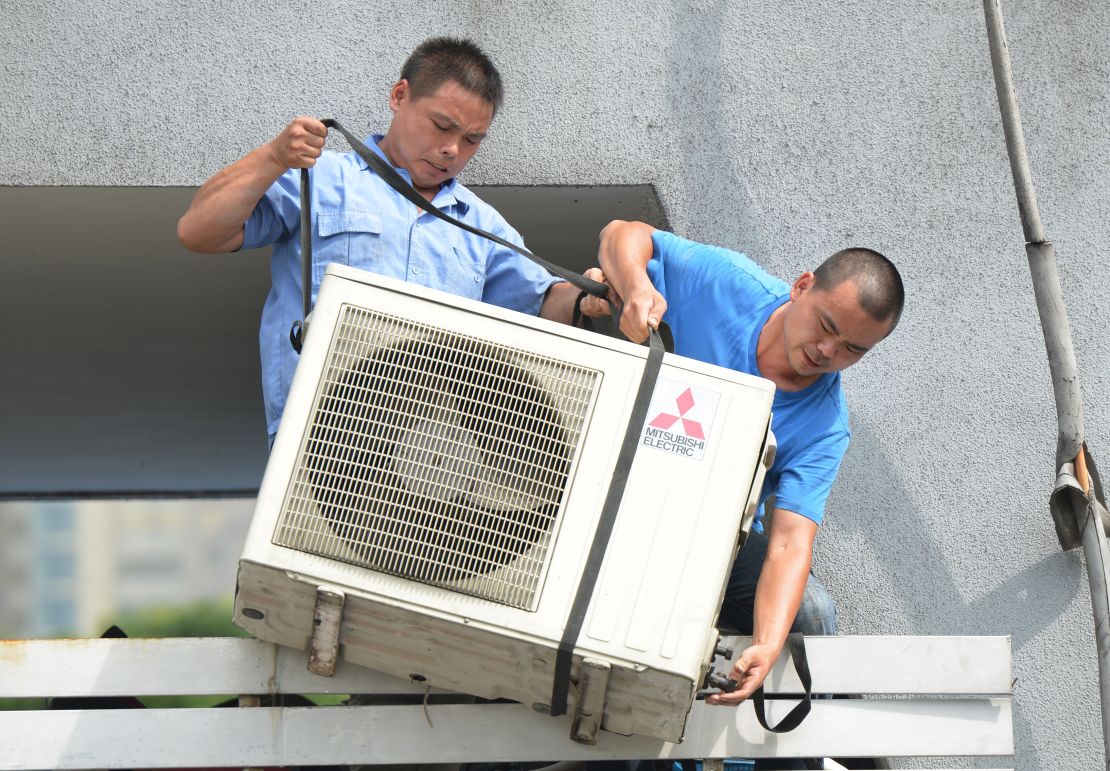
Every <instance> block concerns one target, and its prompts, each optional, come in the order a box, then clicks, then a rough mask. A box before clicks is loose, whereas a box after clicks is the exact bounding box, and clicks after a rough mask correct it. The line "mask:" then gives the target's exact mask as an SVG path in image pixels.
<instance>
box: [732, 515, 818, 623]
mask: <svg viewBox="0 0 1110 771" xmlns="http://www.w3.org/2000/svg"><path fill="white" fill-rule="evenodd" d="M766 556H767V536H766V535H765V534H763V533H754V532H753V533H749V534H748V540H747V541H746V542H745V543H744V548H742V549H741V550H740V554H739V556H737V558H736V562H734V563H733V565H732V573H731V574H730V575H729V578H728V585H727V586H726V588H725V599H724V602H723V603H722V605H721V615H720V618H719V619H718V625H719V626H720V627H721V630H722V631H728V632H734V633H736V634H744V635H750V634H751V633H752V626H753V623H754V618H753V614H754V613H755V586H756V583H757V582H758V581H759V574H760V572H761V571H762V570H763V560H764V558H765V557H766ZM790 631H791V632H801V633H802V634H807V635H832V634H836V604H835V603H834V602H833V599H832V597H830V596H829V593H828V591H827V590H826V589H825V587H824V586H822V585H821V582H820V581H818V580H817V579H816V578H814V577H813V574H812V573H811V574H810V576H809V580H808V581H806V588H805V593H804V594H803V595H802V605H801V607H800V608H798V615H797V616H795V618H794V625H793V626H791V627H790Z"/></svg>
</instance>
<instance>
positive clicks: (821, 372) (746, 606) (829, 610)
mask: <svg viewBox="0 0 1110 771" xmlns="http://www.w3.org/2000/svg"><path fill="white" fill-rule="evenodd" d="M598 258H599V261H600V263H601V269H602V271H603V272H604V273H605V277H606V280H607V281H608V283H609V284H610V285H611V287H612V289H613V292H611V293H610V294H611V296H612V294H613V293H615V294H617V295H618V297H616V298H613V299H615V300H616V301H618V302H622V303H623V315H622V316H621V331H622V332H624V334H625V335H627V336H628V337H629V338H630V339H632V340H643V339H644V338H646V337H647V334H648V327H649V326H652V327H654V326H657V325H658V323H659V320H660V319H662V318H664V313H665V314H666V320H667V322H668V324H669V325H670V328H671V331H672V332H673V333H674V340H675V353H678V354H681V355H683V356H689V357H691V358H694V359H700V360H702V361H706V362H709V363H711V364H717V365H720V366H724V367H729V368H731V369H734V370H738V371H741V372H747V373H749V374H752V375H758V376H760V377H764V378H767V379H768V380H771V381H773V382H774V383H775V386H776V392H775V399H774V404H773V407H772V412H773V417H772V429H773V430H774V433H775V439H776V441H777V442H778V452H777V454H776V457H775V462H774V465H773V466H772V467H771V469H770V471H769V472H768V474H767V478H766V481H765V482H764V485H763V491H762V494H761V503H763V502H766V501H767V500H768V498H769V497H770V496H771V495H774V496H775V502H774V513H773V516H772V517H771V522H770V527H769V532H768V533H766V534H765V533H764V527H763V522H762V517H761V518H760V519H757V521H756V523H755V525H754V526H753V528H752V533H751V534H750V536H749V538H748V541H747V542H746V543H745V545H744V548H743V549H742V550H741V552H740V555H739V556H738V558H737V560H736V563H735V565H734V566H733V571H732V575H731V577H730V579H729V584H728V587H727V589H726V592H725V601H724V604H723V606H722V610H721V623H722V626H727V627H731V628H734V629H736V630H737V631H740V632H741V633H744V634H751V635H752V645H751V647H749V648H748V649H747V650H745V651H744V652H743V653H742V654H741V656H740V658H739V659H738V660H737V662H736V666H735V669H734V670H733V672H732V675H731V676H732V678H733V679H734V680H736V681H737V682H738V683H739V687H738V688H737V689H736V691H734V692H733V693H723V694H720V695H717V696H712V697H710V701H712V702H713V703H719V704H738V703H740V702H741V701H743V700H744V699H746V698H747V697H748V696H750V695H751V694H752V693H753V692H754V691H755V689H756V688H758V687H759V686H760V685H761V684H762V682H763V680H764V678H765V677H766V676H767V673H768V672H769V671H770V668H771V665H772V664H773V663H774V661H775V659H776V658H777V657H778V655H779V652H780V651H781V649H782V646H783V644H784V642H785V640H786V636H787V633H788V632H789V631H791V629H792V628H793V630H794V631H801V632H804V633H807V634H833V633H835V609H834V608H833V606H832V602H831V599H829V598H828V595H827V593H826V592H825V591H824V589H823V588H822V587H821V586H820V584H819V583H817V581H816V579H814V578H813V577H812V576H811V575H810V574H809V568H810V561H811V559H812V553H813V539H814V536H815V535H816V534H817V525H818V524H819V523H820V522H821V520H822V518H823V516H824V510H825V500H826V498H827V497H828V494H829V490H830V488H831V487H832V483H833V480H834V479H835V478H836V474H837V471H838V469H839V468H840V460H841V458H842V457H843V456H844V451H845V449H847V446H848V437H849V431H848V413H847V408H846V406H845V402H844V396H843V394H842V393H841V389H840V370H842V369H845V368H846V367H850V366H851V365H853V364H855V363H856V362H857V361H859V360H860V358H861V357H862V356H863V355H864V354H865V353H866V352H867V351H868V350H870V349H871V348H872V347H873V346H874V345H876V344H877V343H879V342H880V341H881V340H883V339H884V338H885V337H886V336H887V335H889V334H890V333H891V331H893V329H894V327H895V325H896V324H897V323H898V318H899V316H900V315H901V312H902V304H903V301H904V292H903V288H902V280H901V278H900V276H899V275H898V271H897V269H896V268H895V267H894V265H893V264H891V262H890V261H889V260H887V259H886V258H885V257H883V256H882V255H881V254H879V253H878V252H875V251H872V250H870V249H860V248H854V249H845V250H843V251H840V252H837V253H836V254H834V255H833V256H832V257H830V258H829V259H828V260H826V261H825V262H824V263H822V265H821V266H820V267H818V268H817V270H816V271H814V272H806V273H803V274H802V275H801V276H800V277H799V278H798V279H797V280H796V281H795V282H794V283H793V285H788V284H786V283H785V282H783V281H780V280H779V279H777V278H775V277H774V276H771V275H770V274H768V273H767V272H765V271H764V270H763V269H762V268H760V267H759V266H758V265H756V264H755V263H754V262H752V261H751V260H750V259H748V258H747V257H745V256H744V255H742V254H739V253H738V252H733V251H730V250H728V249H721V248H718V247H714V246H707V245H705V244H699V243H696V242H694V241H688V240H686V239H683V238H679V237H678V236H675V235H673V234H671V233H667V232H664V231H661V230H655V229H654V228H652V227H651V226H649V225H646V224H644V223H642V222H621V221H615V222H612V223H610V224H609V225H608V226H607V227H606V228H605V229H604V230H603V231H602V233H601V247H600V251H599V254H598ZM595 304H598V305H599V307H597V308H593V307H591V306H593V305H595ZM583 309H584V310H586V311H590V312H591V313H594V314H595V315H596V314H597V313H600V312H601V310H602V309H601V307H600V304H599V301H595V300H593V299H592V298H590V299H587V300H586V301H585V302H584V303H583ZM803 598H804V600H803ZM799 608H801V610H800V611H799Z"/></svg>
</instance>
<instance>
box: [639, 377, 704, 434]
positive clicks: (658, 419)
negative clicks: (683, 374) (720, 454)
mask: <svg viewBox="0 0 1110 771" xmlns="http://www.w3.org/2000/svg"><path fill="white" fill-rule="evenodd" d="M675 406H676V407H678V414H677V415H671V414H669V413H666V412H660V413H659V414H658V415H656V416H655V419H654V420H653V421H651V423H649V424H648V425H650V426H651V427H652V428H661V429H663V430H664V431H666V430H668V429H669V428H670V427H671V426H673V425H674V424H675V423H677V422H678V421H680V420H681V421H682V429H683V431H685V432H686V436H688V437H690V438H692V439H705V433H704V432H703V431H702V430H701V423H699V422H698V421H696V420H690V419H689V418H686V417H683V416H684V415H685V414H686V413H687V412H689V411H690V410H692V409H693V408H694V394H693V393H692V391H691V389H689V388H687V389H686V390H685V391H683V392H682V394H681V395H679V397H678V398H677V399H675Z"/></svg>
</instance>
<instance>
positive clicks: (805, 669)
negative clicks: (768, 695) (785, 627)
mask: <svg viewBox="0 0 1110 771" xmlns="http://www.w3.org/2000/svg"><path fill="white" fill-rule="evenodd" d="M786 644H787V646H788V647H789V648H790V658H791V659H792V660H793V661H794V671H796V672H797V673H798V679H799V680H801V682H802V687H803V688H805V689H806V690H805V693H804V694H803V695H802V700H801V701H799V702H798V703H797V704H795V705H794V709H792V710H790V712H788V713H787V714H786V717H784V718H783V719H782V720H780V721H779V724H778V725H776V726H773V727H772V726H769V725H767V713H766V711H765V707H764V694H763V686H762V685H761V686H759V688H758V689H757V690H756V692H755V693H753V694H752V705H753V706H754V707H755V719H756V720H758V721H759V724H760V725H761V726H763V730H765V731H770V732H771V733H774V734H784V733H786V732H787V731H793V730H794V729H795V728H797V727H798V726H800V725H801V724H802V721H803V720H805V718H806V715H808V714H809V710H810V707H812V706H813V705H812V700H813V679H812V678H811V677H810V674H809V659H808V658H806V643H805V637H803V636H802V635H801V634H800V633H798V632H791V633H790V634H788V635H787V636H786Z"/></svg>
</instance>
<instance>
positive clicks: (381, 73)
mask: <svg viewBox="0 0 1110 771" xmlns="http://www.w3.org/2000/svg"><path fill="white" fill-rule="evenodd" d="M1005 12H1006V15H1007V22H1008V32H1009V39H1010V43H1011V49H1012V54H1013V57H1014V66H1015V71H1016V78H1017V83H1018V88H1019V93H1020V95H1021V97H1022V107H1023V110H1024V118H1025V130H1026V135H1027V137H1028V140H1029V144H1030V154H1031V157H1032V163H1033V169H1034V180H1035V182H1036V184H1037V190H1038V193H1039V197H1040V203H1041V208H1042V214H1043V217H1044V220H1045V226H1046V228H1047V232H1048V234H1049V236H1050V237H1051V238H1052V240H1053V241H1054V242H1055V243H1056V245H1057V251H1058V254H1059V257H1060V270H1061V273H1062V280H1063V284H1064V288H1065V292H1066V295H1067V299H1068V302H1069V306H1070V311H1071V319H1072V324H1073V329H1074V331H1075V334H1076V344H1077V349H1078V351H1077V352H1078V357H1079V362H1080V368H1081V372H1082V378H1083V392H1084V396H1085V399H1086V407H1087V411H1086V426H1087V433H1088V437H1089V439H1090V441H1091V443H1092V445H1093V450H1094V452H1095V454H1096V457H1097V456H1098V453H1099V451H1100V448H1101V449H1102V450H1103V451H1104V452H1105V451H1106V448H1107V447H1110V368H1108V367H1107V366H1106V364H1107V358H1108V357H1107V354H1108V349H1110V317H1108V316H1107V314H1105V313H1099V312H1098V311H1099V309H1100V308H1099V305H1100V301H1101V300H1102V298H1103V296H1104V294H1103V293H1104V288H1105V287H1106V286H1107V285H1108V284H1110V259H1108V258H1110V226H1108V224H1107V223H1110V175H1108V174H1107V170H1108V169H1110V141H1108V139H1110V137H1108V136H1107V126H1110V85H1108V82H1110V77H1108V75H1110V71H1108V66H1107V62H1110V34H1108V30H1110V5H1107V4H1106V3H1104V2H1096V1H1095V0H1090V1H1088V2H1084V1H1082V0H1055V1H1054V2H1047V1H1046V0H1019V1H1017V2H1007V3H1006V4H1005ZM5 16H6V17H7V18H6V21H7V24H5V25H2V29H0V64H2V66H0V93H2V94H3V96H0V124H2V125H3V126H5V129H6V131H5V141H4V142H3V143H0V184H4V185H25V184H31V185H194V184H197V183H199V182H200V181H202V180H203V179H204V178H206V177H207V176H208V175H209V174H211V173H212V172H213V171H214V170H216V169H217V168H218V167H220V166H221V165H223V164H225V163H227V162H229V161H231V160H233V159H235V158H236V157H238V156H239V155H241V154H242V153H244V152H245V151H247V150H248V149H250V148H252V147H253V146H255V145H257V144H258V143H260V142H261V141H263V140H264V139H266V138H268V137H269V136H270V135H272V134H274V133H276V132H277V131H278V130H279V129H280V128H281V126H282V125H284V123H285V122H286V121H287V120H288V119H289V118H290V117H292V116H293V115H295V114H299V113H313V114H317V115H322V116H323V115H330V116H336V117H339V118H340V119H341V120H343V122H344V123H345V124H346V125H348V126H349V127H352V128H355V127H357V128H359V129H362V128H364V127H365V128H366V129H369V128H371V127H374V126H384V125H385V123H386V121H387V119H388V112H387V109H386V102H385V95H386V91H387V88H388V86H389V85H390V83H391V82H392V81H393V79H394V78H395V76H396V72H397V70H398V68H399V65H400V62H401V60H402V59H403V58H404V56H405V54H406V53H407V52H408V51H409V50H410V49H411V47H412V46H413V45H414V44H415V43H417V42H418V41H419V40H421V39H422V38H423V37H425V36H427V35H428V34H432V33H442V32H453V33H466V34H469V35H471V36H473V37H474V38H476V39H477V40H478V41H479V42H480V43H481V44H483V45H484V46H486V47H487V48H488V50H489V51H490V53H491V54H492V55H493V56H494V57H495V59H496V61H497V62H498V63H499V65H500V67H501V68H502V71H503V72H504V74H505V75H506V77H507V80H508V87H509V98H508V101H507V104H506V105H505V109H504V111H503V113H502V115H501V116H499V117H498V120H497V121H496V123H495V125H494V132H493V134H492V135H491V137H490V139H489V141H488V143H487V145H486V146H485V147H484V148H483V150H482V152H481V154H480V155H479V157H478V159H477V161H476V162H475V163H473V164H472V167H471V168H470V169H469V170H468V173H467V175H466V179H467V180H468V181H472V182H481V183H489V184H640V183H645V182H650V183H653V184H654V185H655V186H656V188H657V190H658V193H659V196H660V199H661V201H662V203H663V205H664V207H665V208H666V213H667V216H668V217H669V220H670V222H671V223H672V225H673V227H674V229H675V230H676V231H677V232H679V233H681V234H683V235H686V236H690V237H693V238H697V239H701V240H705V241H710V242H715V243H719V244H723V245H728V246H732V247H737V248H741V249H743V250H745V251H746V252H747V253H748V254H750V255H751V256H753V257H754V258H756V259H757V260H759V261H761V262H763V263H764V264H765V265H767V266H768V267H769V268H770V269H772V270H773V271H777V272H779V273H780V274H781V275H783V276H787V277H793V275H795V274H797V273H799V272H800V271H802V270H804V269H806V268H808V267H811V266H812V265H814V264H815V263H816V262H817V261H819V259H820V258H822V257H823V256H824V255H826V254H828V253H830V252H831V251H833V250H835V249H837V248H839V247H842V246H845V245H849V244H865V245H870V246H873V247H875V248H878V249H879V250H881V251H883V252H885V253H887V254H889V255H891V256H892V257H893V258H894V259H895V260H896V262H898V263H899V265H900V266H901V268H902V270H903V273H904V276H905V279H906V282H907V286H908V290H909V297H910V302H909V306H908V309H907V311H906V315H905V317H904V320H903V322H902V326H901V327H900V329H899V330H898V333H897V335H896V336H895V337H894V338H893V339H891V340H889V341H888V342H886V343H884V344H883V345H882V346H880V347H879V348H878V349H877V350H876V351H875V352H874V353H873V354H870V355H869V356H868V357H867V358H866V359H865V360H864V361H863V362H862V363H861V364H860V365H858V366H857V367H856V368H854V369H853V370H851V371H850V372H849V374H848V376H847V378H846V380H847V383H848V391H849V399H850V403H851V405H852V408H853V415H852V420H853V430H854V442H853V445H852V448H851V450H850V452H849V454H848V457H847V459H846V461H845V465H844V471H843V473H842V475H841V479H840V480H839V482H838V484H837V487H836V489H835V491H834V494H833V496H832V500H831V503H830V512H829V516H828V522H827V526H825V527H824V528H823V529H822V533H821V535H820V537H819V542H818V555H817V571H818V573H819V574H820V575H821V576H822V577H823V578H824V579H825V580H826V583H827V584H828V585H829V587H830V589H831V590H832V592H833V594H834V595H835V596H837V597H838V599H839V603H840V609H841V622H842V626H843V629H844V631H846V632H850V633H914V634H950V633H951V634H1009V635H1012V636H1013V646H1014V652H1015V676H1016V677H1017V684H1016V703H1017V707H1016V726H1015V728H1016V737H1017V746H1018V758H1017V766H1018V767H1019V768H1021V769H1038V768H1094V767H1099V768H1101V767H1102V762H1103V761H1102V735H1101V725H1100V720H1099V711H1098V685H1097V683H1098V680H1097V669H1096V665H1095V661H1096V658H1095V643H1094V635H1093V631H1092V621H1091V616H1090V600H1089V596H1088V589H1087V583H1086V579H1085V573H1084V569H1083V565H1082V560H1081V557H1080V555H1079V554H1077V553H1075V552H1071V553H1063V552H1061V551H1060V549H1059V547H1058V545H1057V541H1056V537H1055V534H1054V532H1053V528H1052V522H1051V518H1050V516H1049V514H1048V512H1047V508H1046V499H1047V493H1048V491H1049V488H1050V486H1051V484H1052V479H1053V454H1054V446H1055V414H1054V408H1053V403H1052V395H1051V388H1050V380H1049V376H1048V368H1047V364H1046V359H1045V355H1044V350H1043V342H1042V338H1041V333H1040V329H1039V325H1038V321H1037V317H1036V311H1035V307H1034V303H1033V296H1032V290H1031V285H1030V281H1029V278H1028V270H1027V268H1026V264H1025V259H1024V252H1023V249H1022V236H1021V231H1020V227H1019V221H1018V215H1017V209H1016V205H1015V201H1014V196H1013V191H1012V187H1011V182H1010V178H1009V171H1008V167H1007V162H1006V156H1005V149H1004V145H1003V140H1002V133H1001V129H1000V124H999V119H998V110H997V106H996V103H995V96H994V87H993V84H992V81H991V75H990V65H989V57H988V53H987V43H986V36H985V32H984V25H983V18H982V10H981V8H980V7H979V6H978V4H976V3H969V2H957V1H956V0H924V2H919V3H914V4H902V3H880V2H863V1H862V0H843V1H842V2H836V3H832V2H829V3H816V2H798V1H797V0H781V1H780V2H776V3H767V4H761V3H752V2H735V1H734V2H723V1H721V2H708V1H694V2H683V3H678V2H674V3H667V2H659V1H658V0H645V2H641V3H635V4H631V3H607V2H568V3H549V2H520V3H509V2H462V3H459V2H455V3H438V2H437V3H412V2H389V1H388V0H387V1H386V2H380V3H364V2H351V1H347V0H324V1H323V2H317V3H312V4H302V3H297V4H292V3H290V4H288V5H287V4H284V3H279V2H276V1H275V0H271V1H270V2H256V3H249V2H243V1H242V0H221V2H215V0H202V1H201V2H195V3H188V4H179V3H177V2H170V0H146V2H144V3H140V4H133V3H124V2H122V1H121V0H110V1H109V0H93V1H92V2H89V1H86V2H80V3H79V2H74V1H73V0H55V2H23V3H18V4H16V5H14V6H12V7H10V8H8V9H6V12H5ZM94 235H95V234H94ZM0 312H2V310H0ZM1103 457H1104V464H1105V463H1108V462H1110V461H1106V460H1105V459H1106V458H1110V455H1104V456H1103ZM982 763H983V764H984V765H998V761H997V760H995V761H993V762H992V761H991V760H990V759H985V760H983V761H982Z"/></svg>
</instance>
